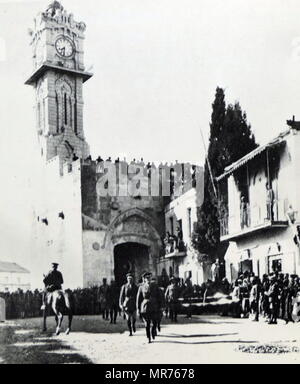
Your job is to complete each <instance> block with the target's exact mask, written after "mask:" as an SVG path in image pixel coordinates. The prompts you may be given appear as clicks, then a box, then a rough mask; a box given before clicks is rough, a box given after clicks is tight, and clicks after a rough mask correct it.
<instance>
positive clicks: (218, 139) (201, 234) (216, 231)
mask: <svg viewBox="0 0 300 384" xmlns="http://www.w3.org/2000/svg"><path fill="white" fill-rule="evenodd" d="M256 147H257V144H256V142H255V138H254V135H253V133H252V130H251V126H250V124H249V123H248V122H247V116H246V113H245V112H243V111H242V109H241V107H240V105H239V103H235V104H234V105H232V104H229V105H228V106H227V107H226V104H225V94H224V90H223V89H222V88H219V87H218V88H217V90H216V95H215V100H214V102H213V104H212V115H211V123H210V138H209V147H208V153H207V160H208V161H209V164H210V166H211V172H212V176H213V178H215V177H217V176H219V175H221V174H222V173H223V171H224V168H225V167H226V166H228V165H229V164H231V163H233V162H235V161H237V160H238V159H240V158H241V157H243V156H245V155H246V154H247V153H249V152H250V151H252V150H253V149H255V148H256ZM208 161H206V163H205V171H204V201H203V204H202V207H201V208H199V210H198V222H197V224H196V226H195V228H194V232H193V239H192V241H193V246H194V248H195V249H197V250H198V251H199V253H200V254H205V255H207V257H208V258H209V259H210V260H214V259H215V258H216V257H219V256H220V255H219V251H220V249H221V248H223V247H220V224H219V208H218V198H217V196H215V192H214V188H213V183H212V180H211V175H210V172H209V167H208ZM215 185H216V182H215Z"/></svg>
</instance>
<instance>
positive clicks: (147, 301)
mask: <svg viewBox="0 0 300 384" xmlns="http://www.w3.org/2000/svg"><path fill="white" fill-rule="evenodd" d="M151 275H152V274H151V273H150V272H145V273H144V274H143V279H144V283H143V284H141V285H140V286H139V290H138V294H137V298H136V307H137V312H138V314H140V315H141V316H142V319H143V321H144V324H145V327H146V335H147V338H148V340H149V343H151V336H152V339H153V340H154V339H155V336H156V329H157V324H158V323H159V319H160V313H161V307H162V298H161V292H160V288H159V286H158V285H157V284H156V283H155V282H151V281H150V280H151ZM151 323H152V329H151Z"/></svg>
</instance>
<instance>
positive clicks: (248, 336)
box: [0, 316, 300, 364]
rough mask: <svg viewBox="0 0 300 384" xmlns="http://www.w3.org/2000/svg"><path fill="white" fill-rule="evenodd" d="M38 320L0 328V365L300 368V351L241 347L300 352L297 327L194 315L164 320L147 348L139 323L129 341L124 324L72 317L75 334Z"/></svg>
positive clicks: (299, 336) (4, 325)
mask: <svg viewBox="0 0 300 384" xmlns="http://www.w3.org/2000/svg"><path fill="white" fill-rule="evenodd" d="M40 325H41V319H30V320H20V321H15V322H14V321H10V322H7V323H5V324H0V363H23V364H24V363H27V364H28V363H42V364H45V363H79V364H85V363H100V364H101V363H112V364H114V363H115V364H117V363H118V364H119V363H133V364H137V363H159V364H167V363H176V364H178V363H183V364H184V363H193V364H200V363H275V364H277V363H297V364H299V363H300V352H298V353H296V352H292V353H285V354H250V353H245V352H241V351H239V350H238V349H239V347H241V346H254V345H257V344H264V345H265V344H270V343H271V345H274V344H275V345H277V346H287V347H289V348H291V347H297V348H300V332H299V330H300V324H299V323H298V324H289V325H285V324H284V323H283V322H282V323H279V324H278V325H267V324H266V323H263V322H260V323H253V322H251V321H249V320H247V319H231V318H225V317H218V316H197V317H195V318H194V319H192V320H188V319H185V318H183V317H179V323H178V324H170V323H169V322H168V321H166V320H165V322H164V324H163V326H162V332H161V335H160V336H159V337H158V338H157V339H156V341H155V342H154V343H152V344H150V345H149V344H148V343H147V340H146V337H145V332H144V329H143V328H142V324H139V325H138V329H137V333H136V335H135V336H133V337H129V336H128V333H127V332H126V323H125V321H123V320H122V319H121V318H119V319H118V324H116V325H110V324H108V322H106V321H104V320H102V319H101V318H99V317H96V316H86V317H84V316H81V317H77V318H75V321H74V327H73V332H72V333H71V334H70V335H69V336H66V335H64V334H61V335H59V336H58V337H56V336H53V333H52V332H51V331H54V329H55V326H54V321H53V319H50V321H49V332H48V333H47V334H43V333H41V332H40Z"/></svg>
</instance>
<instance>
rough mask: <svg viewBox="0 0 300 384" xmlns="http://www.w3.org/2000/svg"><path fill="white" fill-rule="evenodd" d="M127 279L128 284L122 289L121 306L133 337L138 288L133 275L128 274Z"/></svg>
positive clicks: (130, 334)
mask: <svg viewBox="0 0 300 384" xmlns="http://www.w3.org/2000/svg"><path fill="white" fill-rule="evenodd" d="M126 278H127V283H126V284H124V285H123V286H122V288H121V292H120V298H119V306H120V308H121V310H122V311H124V313H125V316H126V319H127V325H128V329H129V336H132V332H134V333H135V331H136V328H135V323H136V296H137V292H138V287H137V285H136V284H135V282H134V279H133V275H132V273H127V275H126Z"/></svg>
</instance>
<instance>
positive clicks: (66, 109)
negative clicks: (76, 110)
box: [64, 93, 68, 125]
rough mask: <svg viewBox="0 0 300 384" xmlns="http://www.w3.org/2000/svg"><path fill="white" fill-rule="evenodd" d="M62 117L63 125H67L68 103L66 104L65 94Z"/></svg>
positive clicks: (65, 95) (65, 96)
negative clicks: (63, 117)
mask: <svg viewBox="0 0 300 384" xmlns="http://www.w3.org/2000/svg"><path fill="white" fill-rule="evenodd" d="M64 115H65V124H66V125H67V124H68V103H67V94H66V93H65V94H64Z"/></svg>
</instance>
